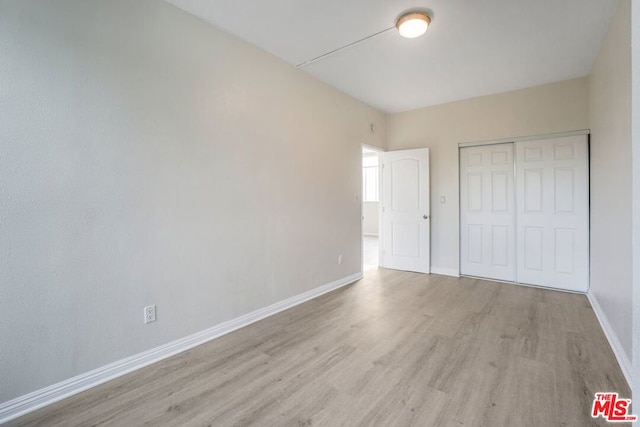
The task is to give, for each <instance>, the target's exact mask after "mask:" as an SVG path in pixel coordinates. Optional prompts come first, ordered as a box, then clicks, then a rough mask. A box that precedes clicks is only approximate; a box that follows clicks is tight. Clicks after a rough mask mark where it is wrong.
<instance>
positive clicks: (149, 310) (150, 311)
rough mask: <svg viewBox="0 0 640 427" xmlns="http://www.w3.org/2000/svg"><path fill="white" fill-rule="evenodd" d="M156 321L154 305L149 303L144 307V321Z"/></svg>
mask: <svg viewBox="0 0 640 427" xmlns="http://www.w3.org/2000/svg"><path fill="white" fill-rule="evenodd" d="M155 321H156V306H155V305H149V306H147V307H145V308H144V323H151V322H155Z"/></svg>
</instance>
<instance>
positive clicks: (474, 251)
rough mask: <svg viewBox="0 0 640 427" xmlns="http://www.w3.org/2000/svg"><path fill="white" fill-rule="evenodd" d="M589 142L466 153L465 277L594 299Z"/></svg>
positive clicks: (571, 139) (560, 140) (573, 139)
mask: <svg viewBox="0 0 640 427" xmlns="http://www.w3.org/2000/svg"><path fill="white" fill-rule="evenodd" d="M587 138H588V135H586V134H578V135H576V134H571V135H568V136H567V135H565V136H555V137H546V138H545V137H539V138H535V139H531V138H530V139H526V140H519V141H515V142H505V143H495V144H488V145H476V144H474V145H472V146H466V147H461V148H460V272H461V274H462V275H467V276H475V277H482V278H488V279H497V280H503V281H509V282H517V283H523V284H530V285H537V286H545V287H550V288H557V289H564V290H569V291H577V292H586V291H587V289H588V282H589V170H588V139H587Z"/></svg>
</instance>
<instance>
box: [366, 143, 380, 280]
mask: <svg viewBox="0 0 640 427" xmlns="http://www.w3.org/2000/svg"><path fill="white" fill-rule="evenodd" d="M363 148H366V149H367V150H371V151H375V152H376V153H378V267H383V265H382V247H381V246H380V236H382V221H381V219H382V185H380V184H381V182H382V153H384V152H385V151H386V150H384V149H382V148H380V147H376V146H375V145H369V144H365V143H362V144H360V272H361V273H363V274H364V228H363V227H364V221H363V216H362V214H363V213H364V208H363V207H364V194H362V189H363V188H364V183H363V182H362V149H363Z"/></svg>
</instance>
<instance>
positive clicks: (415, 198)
mask: <svg viewBox="0 0 640 427" xmlns="http://www.w3.org/2000/svg"><path fill="white" fill-rule="evenodd" d="M429 223H430V211H429V149H428V148H422V149H418V150H402V151H388V152H386V153H383V154H382V266H383V267H386V268H393V269H397V270H406V271H416V272H420V273H429V268H430V265H429V262H430V255H429V246H430V234H429V233H430V227H429Z"/></svg>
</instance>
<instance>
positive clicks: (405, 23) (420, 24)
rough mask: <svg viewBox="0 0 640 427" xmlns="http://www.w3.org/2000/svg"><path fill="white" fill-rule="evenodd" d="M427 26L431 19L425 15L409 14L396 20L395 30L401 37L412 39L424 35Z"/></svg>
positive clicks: (419, 13) (421, 13)
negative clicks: (396, 29)
mask: <svg viewBox="0 0 640 427" xmlns="http://www.w3.org/2000/svg"><path fill="white" fill-rule="evenodd" d="M429 24H431V18H430V17H429V15H427V14H426V13H423V12H410V13H406V14H404V15H402V16H401V17H400V18H398V21H397V22H396V28H398V32H399V33H400V35H401V36H402V37H406V38H408V39H413V38H416V37H420V36H421V35H423V34H424V33H426V32H427V28H429Z"/></svg>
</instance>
